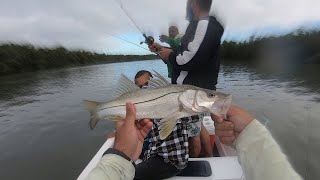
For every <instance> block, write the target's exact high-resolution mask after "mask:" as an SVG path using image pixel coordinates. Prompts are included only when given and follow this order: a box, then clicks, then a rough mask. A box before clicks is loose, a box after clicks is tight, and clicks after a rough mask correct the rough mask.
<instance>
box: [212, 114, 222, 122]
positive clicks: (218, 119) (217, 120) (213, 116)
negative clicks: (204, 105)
mask: <svg viewBox="0 0 320 180" xmlns="http://www.w3.org/2000/svg"><path fill="white" fill-rule="evenodd" d="M211 118H212V120H213V121H214V122H216V123H223V118H222V117H221V116H217V115H214V114H211Z"/></svg>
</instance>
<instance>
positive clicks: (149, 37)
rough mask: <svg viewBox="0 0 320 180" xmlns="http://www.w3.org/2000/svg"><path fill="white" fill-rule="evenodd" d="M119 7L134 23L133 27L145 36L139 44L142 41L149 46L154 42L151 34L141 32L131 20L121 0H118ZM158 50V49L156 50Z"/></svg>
mask: <svg viewBox="0 0 320 180" xmlns="http://www.w3.org/2000/svg"><path fill="white" fill-rule="evenodd" d="M118 3H119V6H120V8H121V9H122V11H123V12H124V13H125V14H126V16H127V17H128V18H129V19H130V20H131V22H132V23H133V24H134V25H135V27H136V28H137V29H138V30H139V31H140V33H141V34H142V36H143V37H144V38H145V41H144V42H140V45H142V44H143V43H146V44H147V45H148V46H151V45H152V44H153V43H154V38H153V37H152V36H147V35H146V34H145V33H143V32H142V30H141V29H140V27H139V26H138V25H137V23H136V22H135V21H134V20H133V18H132V17H131V16H130V15H129V13H128V11H127V10H126V9H125V8H124V7H123V3H122V1H121V0H119V1H118ZM157 51H158V50H157ZM156 54H158V55H159V53H158V52H156Z"/></svg>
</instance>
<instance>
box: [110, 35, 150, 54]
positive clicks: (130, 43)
mask: <svg viewBox="0 0 320 180" xmlns="http://www.w3.org/2000/svg"><path fill="white" fill-rule="evenodd" d="M109 35H110V36H111V37H113V38H116V39H119V40H122V41H125V42H127V43H130V44H132V45H135V46H137V47H139V48H142V49H144V50H147V51H148V52H150V50H149V49H147V48H144V47H142V46H140V45H138V44H135V43H133V42H130V41H128V40H126V39H123V38H120V37H117V36H114V35H111V34H109Z"/></svg>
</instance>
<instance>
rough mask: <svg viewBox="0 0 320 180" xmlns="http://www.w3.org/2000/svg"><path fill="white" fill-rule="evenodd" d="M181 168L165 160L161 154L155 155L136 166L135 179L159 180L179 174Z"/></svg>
mask: <svg viewBox="0 0 320 180" xmlns="http://www.w3.org/2000/svg"><path fill="white" fill-rule="evenodd" d="M180 172H181V170H179V169H177V168H176V167H175V166H174V165H172V164H171V163H166V162H164V159H163V158H162V157H160V156H155V157H151V158H149V159H147V160H146V161H143V162H141V163H140V164H138V165H137V166H136V174H135V177H134V179H135V180H144V179H146V180H150V179H154V180H158V179H166V178H170V177H173V176H176V175H177V174H179V173H180Z"/></svg>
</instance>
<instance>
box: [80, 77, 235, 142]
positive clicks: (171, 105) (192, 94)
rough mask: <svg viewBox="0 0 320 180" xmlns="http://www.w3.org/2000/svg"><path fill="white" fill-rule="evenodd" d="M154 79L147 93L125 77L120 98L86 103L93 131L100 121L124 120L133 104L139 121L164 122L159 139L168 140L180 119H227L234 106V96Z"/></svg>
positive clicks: (158, 78) (119, 91) (161, 78)
mask: <svg viewBox="0 0 320 180" xmlns="http://www.w3.org/2000/svg"><path fill="white" fill-rule="evenodd" d="M154 77H155V78H153V79H151V80H150V82H149V87H148V88H147V89H140V88H139V87H137V86H136V85H135V84H134V83H133V82H132V81H130V80H129V79H128V78H127V77H126V76H125V75H122V76H121V78H120V80H119V87H118V89H117V90H116V95H117V96H118V97H117V98H115V99H114V100H112V101H109V102H106V103H98V102H93V101H85V105H86V107H87V109H88V110H89V111H90V113H91V119H90V123H89V124H90V127H91V129H93V128H94V127H95V126H96V124H97V123H98V122H99V121H100V120H101V119H107V120H112V121H117V120H120V119H123V118H124V117H125V116H126V102H132V103H134V104H135V107H136V110H137V116H136V118H137V119H161V125H160V138H161V139H165V138H166V137H168V136H169V135H170V133H171V132H172V131H173V129H174V128H175V126H176V123H177V120H178V119H181V118H184V117H189V116H194V115H198V114H201V113H211V114H214V115H218V116H221V115H223V116H225V115H226V113H227V111H228V109H229V107H230V105H231V101H232V96H231V95H228V94H224V93H221V92H216V91H212V90H208V89H203V88H198V87H195V86H191V85H172V84H170V83H169V82H168V81H167V80H166V79H165V78H164V77H163V76H161V75H160V74H159V73H157V72H155V75H154Z"/></svg>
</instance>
